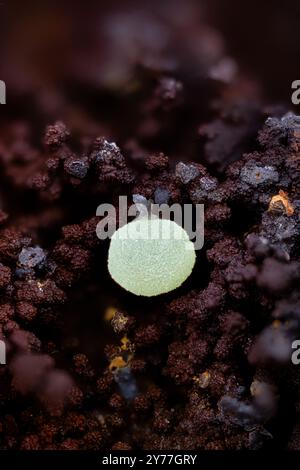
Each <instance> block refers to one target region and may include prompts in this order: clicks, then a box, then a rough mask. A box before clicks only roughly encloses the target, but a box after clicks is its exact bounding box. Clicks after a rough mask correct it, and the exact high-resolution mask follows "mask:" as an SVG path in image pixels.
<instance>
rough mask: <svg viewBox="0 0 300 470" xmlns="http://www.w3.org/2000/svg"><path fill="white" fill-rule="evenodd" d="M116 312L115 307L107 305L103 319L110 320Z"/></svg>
mask: <svg viewBox="0 0 300 470" xmlns="http://www.w3.org/2000/svg"><path fill="white" fill-rule="evenodd" d="M116 313H117V309H116V307H107V309H106V310H105V313H104V320H106V321H110V320H111V319H112V318H113V317H114V316H115V314H116Z"/></svg>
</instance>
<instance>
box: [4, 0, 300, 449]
mask: <svg viewBox="0 0 300 470" xmlns="http://www.w3.org/2000/svg"><path fill="white" fill-rule="evenodd" d="M26 3H27V2H26ZM142 3H143V2H142ZM212 3H213V4H215V3H216V2H212ZM231 3H232V2H231ZM246 3H247V4H248V3H250V2H246ZM154 4H155V8H153V9H151V8H148V7H147V6H146V2H145V5H142V4H141V3H140V2H132V3H130V2H124V5H123V2H122V5H121V4H119V7H117V8H113V7H112V6H109V5H108V4H107V2H103V9H102V10H101V9H99V6H98V4H97V3H96V2H93V1H92V2H90V4H89V6H86V7H83V6H81V7H79V6H78V5H79V4H77V5H74V4H73V2H72V4H71V2H67V1H66V2H64V6H61V9H62V10H60V9H59V7H57V6H55V7H54V6H53V5H52V6H51V8H50V6H49V2H44V9H41V8H40V7H37V6H36V5H35V6H33V5H31V4H30V2H29V4H28V5H27V6H26V8H25V7H20V6H18V15H17V16H18V18H19V19H18V20H16V19H15V21H14V22H13V26H12V27H11V28H10V29H9V28H8V27H7V26H6V28H4V30H3V31H4V32H2V34H3V35H5V42H3V44H2V42H1V46H0V47H1V54H2V56H3V61H4V62H5V63H6V65H5V68H4V69H3V77H2V76H0V78H4V79H5V80H6V84H7V90H8V96H9V99H8V103H7V105H6V106H5V107H4V106H1V115H0V123H1V125H0V339H1V340H2V341H4V342H5V344H6V352H7V365H0V449H22V450H41V449H48V450H77V449H91V450H99V449H102V450H107V449H113V450H131V449H134V450H135V449H157V450H164V449H169V450H171V449H181V450H191V449H197V450H213V449H230V450H238V449H260V448H271V449H272V448H278V447H279V448H282V449H284V448H290V449H298V450H299V449H300V437H299V436H300V388H299V385H300V369H299V367H297V366H295V365H293V364H292V362H291V354H292V342H293V340H295V339H297V338H300V290H299V274H300V264H299V263H300V251H299V246H300V245H299V243H300V218H299V211H300V117H299V116H297V115H295V113H293V112H289V106H286V105H285V104H284V103H283V104H282V103H281V104H280V106H279V105H277V103H276V102H275V101H274V102H272V103H271V105H270V103H267V102H266V100H265V97H264V90H263V89H261V83H260V81H259V76H257V74H252V76H253V75H256V80H254V79H253V78H248V76H247V74H245V73H244V72H243V71H241V69H240V67H239V63H238V61H236V60H235V59H234V58H233V57H231V56H230V53H229V51H228V49H227V45H226V40H225V39H224V38H223V36H222V35H221V34H220V32H219V31H217V30H216V29H214V28H213V27H212V26H211V25H210V24H209V22H208V20H207V17H206V14H207V12H206V11H205V8H204V5H203V6H202V5H201V3H199V2H193V1H186V2H176V7H175V2H174V1H168V2H157V3H155V2H154ZM166 4H167V5H166ZM20 9H21V10H20ZM61 11H63V12H64V13H66V12H68V14H64V15H63V16H61V15H60V13H61ZM70 11H72V14H69V13H70ZM208 11H209V9H208ZM220 14H221V13H220ZM7 15H8V18H15V16H14V15H16V11H15V9H14V7H13V6H11V7H9V8H8V11H7ZM268 15H269V12H268ZM208 16H209V15H208ZM58 17H59V18H61V21H59V22H58V21H57V18H58ZM20 19H22V21H20ZM11 21H12V20H11ZM274 21H275V20H274ZM271 22H272V15H271V13H270V17H269V18H268V23H271ZM37 23H38V25H39V26H38V27H37ZM225 29H226V28H225ZM43 30H44V31H43ZM251 34H252V29H251ZM75 36H76V38H77V39H76V40H75ZM69 37H73V38H74V41H73V42H72V40H70V39H69ZM79 37H80V38H84V40H83V39H82V41H81V39H80V41H79V39H78V38H79ZM37 38H38V40H37ZM260 38H261V41H264V39H263V38H262V36H261V37H260ZM16 45H18V47H17V46H16ZM29 51H30V55H29ZM257 54H259V51H257ZM4 59H5V60H4ZM1 60H2V59H1ZM249 77H250V74H249ZM295 78H297V77H295ZM264 79H265V77H264ZM275 88H276V87H275ZM267 104H268V106H267ZM120 195H127V196H128V198H129V202H130V204H131V203H132V201H133V200H135V199H136V200H137V199H139V198H142V200H148V201H149V200H152V201H154V202H156V203H159V204H162V203H167V204H172V203H174V202H177V203H180V204H182V205H183V204H185V203H192V204H204V205H205V244H204V247H203V249H202V250H200V251H198V252H197V262H196V266H195V269H194V272H193V274H192V276H191V277H190V279H189V280H187V281H186V283H185V284H184V285H183V286H181V287H180V288H179V289H177V290H175V291H173V292H172V293H170V294H167V295H163V296H159V297H155V298H153V299H148V298H139V297H135V296H134V295H132V294H130V293H128V292H126V291H123V290H122V289H121V288H120V287H118V286H117V285H116V284H115V283H114V282H113V280H112V279H111V278H110V277H109V274H108V272H107V253H108V246H109V245H108V242H107V241H102V240H99V239H98V238H97V235H96V226H97V224H98V222H99V221H100V218H99V217H96V209H97V206H98V205H99V204H101V203H103V202H109V203H112V204H115V205H117V204H118V197H119V196H120Z"/></svg>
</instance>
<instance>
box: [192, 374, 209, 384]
mask: <svg viewBox="0 0 300 470" xmlns="http://www.w3.org/2000/svg"><path fill="white" fill-rule="evenodd" d="M193 380H194V382H196V383H197V384H198V385H199V387H200V388H206V387H208V385H209V382H210V373H209V372H208V371H205V372H203V373H202V374H200V375H199V376H198V377H193Z"/></svg>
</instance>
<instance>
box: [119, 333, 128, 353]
mask: <svg viewBox="0 0 300 470" xmlns="http://www.w3.org/2000/svg"><path fill="white" fill-rule="evenodd" d="M121 344H122V345H121V349H122V350H123V351H127V350H128V349H129V348H130V341H129V339H128V338H127V336H124V337H123V338H122V339H121Z"/></svg>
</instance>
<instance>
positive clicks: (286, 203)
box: [268, 189, 295, 216]
mask: <svg viewBox="0 0 300 470" xmlns="http://www.w3.org/2000/svg"><path fill="white" fill-rule="evenodd" d="M268 211H270V212H285V213H286V215H288V216H291V215H293V213H294V211H295V209H294V207H293V206H292V204H291V203H290V200H289V197H288V195H287V193H286V192H285V191H282V189H280V191H279V193H278V194H276V196H273V197H272V199H271V201H270V204H269V208H268Z"/></svg>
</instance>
